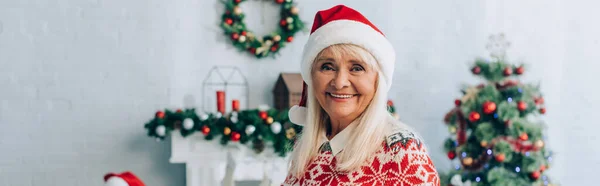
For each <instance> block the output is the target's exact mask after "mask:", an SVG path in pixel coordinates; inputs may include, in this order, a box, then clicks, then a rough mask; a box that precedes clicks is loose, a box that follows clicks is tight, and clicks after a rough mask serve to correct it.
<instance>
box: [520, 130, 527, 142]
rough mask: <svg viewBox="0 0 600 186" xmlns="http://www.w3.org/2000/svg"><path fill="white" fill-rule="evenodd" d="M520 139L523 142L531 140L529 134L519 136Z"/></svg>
mask: <svg viewBox="0 0 600 186" xmlns="http://www.w3.org/2000/svg"><path fill="white" fill-rule="evenodd" d="M519 139H520V140H523V141H527V139H529V136H527V133H524V132H523V133H521V135H519Z"/></svg>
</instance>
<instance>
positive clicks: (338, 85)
mask: <svg viewBox="0 0 600 186" xmlns="http://www.w3.org/2000/svg"><path fill="white" fill-rule="evenodd" d="M331 86H333V87H335V89H337V90H339V89H342V88H344V87H348V86H350V81H349V80H348V72H345V71H342V70H340V71H337V73H336V74H335V77H334V79H333V80H331Z"/></svg>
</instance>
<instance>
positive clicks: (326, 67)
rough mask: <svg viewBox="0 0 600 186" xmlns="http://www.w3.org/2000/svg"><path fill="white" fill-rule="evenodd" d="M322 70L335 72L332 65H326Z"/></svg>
mask: <svg viewBox="0 0 600 186" xmlns="http://www.w3.org/2000/svg"><path fill="white" fill-rule="evenodd" d="M321 70H333V67H331V65H330V64H324V65H323V66H321Z"/></svg>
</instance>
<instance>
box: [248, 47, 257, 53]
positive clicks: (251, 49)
mask: <svg viewBox="0 0 600 186" xmlns="http://www.w3.org/2000/svg"><path fill="white" fill-rule="evenodd" d="M248 52H250V53H251V54H256V48H252V47H250V48H248Z"/></svg>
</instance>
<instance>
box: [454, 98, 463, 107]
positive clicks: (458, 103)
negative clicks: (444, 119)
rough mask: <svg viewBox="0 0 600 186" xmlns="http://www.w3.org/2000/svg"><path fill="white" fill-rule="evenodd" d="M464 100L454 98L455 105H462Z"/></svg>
mask: <svg viewBox="0 0 600 186" xmlns="http://www.w3.org/2000/svg"><path fill="white" fill-rule="evenodd" d="M461 103H462V102H461V101H460V99H456V100H454V105H456V106H457V107H458V106H460V104H461Z"/></svg>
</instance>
